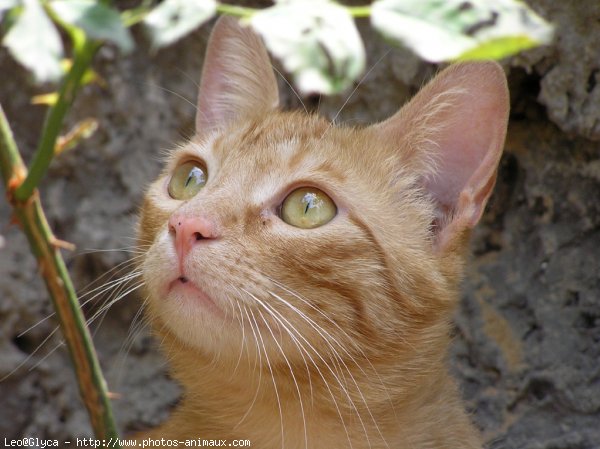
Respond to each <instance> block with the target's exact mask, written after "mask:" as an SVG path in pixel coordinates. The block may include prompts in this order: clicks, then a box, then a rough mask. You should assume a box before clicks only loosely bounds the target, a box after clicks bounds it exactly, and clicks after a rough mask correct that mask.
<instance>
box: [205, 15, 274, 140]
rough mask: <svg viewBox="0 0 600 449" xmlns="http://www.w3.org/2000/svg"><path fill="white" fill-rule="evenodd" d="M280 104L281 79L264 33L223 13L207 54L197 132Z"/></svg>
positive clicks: (213, 31) (211, 38)
mask: <svg viewBox="0 0 600 449" xmlns="http://www.w3.org/2000/svg"><path fill="white" fill-rule="evenodd" d="M278 105H279V93H278V90H277V81H276V79H275V74H274V73H273V69H272V66H271V61H270V59H269V55H268V53H267V50H266V48H265V46H264V44H263V42H262V41H261V39H260V37H259V36H258V35H256V34H255V33H254V32H253V31H252V30H251V29H250V27H243V26H241V25H240V24H239V22H238V20H237V19H234V18H233V17H226V16H223V17H221V18H220V19H219V20H218V21H217V23H216V24H215V26H214V28H213V30H212V33H211V35H210V39H209V42H208V46H207V49H206V56H205V58H204V67H203V69H202V79H201V81H200V90H199V93H198V108H197V112H196V132H197V133H198V134H205V133H207V132H210V131H211V130H214V129H219V128H223V127H225V126H227V125H229V124H231V123H232V122H234V121H235V120H237V119H240V118H242V119H243V118H246V117H249V116H254V115H258V114H262V113H266V112H269V111H270V110H273V109H275V108H277V107H278Z"/></svg>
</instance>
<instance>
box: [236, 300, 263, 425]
mask: <svg viewBox="0 0 600 449" xmlns="http://www.w3.org/2000/svg"><path fill="white" fill-rule="evenodd" d="M243 307H244V313H245V314H246V317H248V324H249V325H250V329H251V330H252V334H253V335H254V340H255V342H256V353H257V354H258V363H259V370H258V383H257V385H256V392H255V393H254V397H253V398H252V402H251V403H250V407H248V410H246V413H245V414H244V416H242V419H240V420H239V421H238V423H237V424H236V425H235V426H234V427H233V430H235V429H237V428H238V427H239V425H240V424H241V423H243V422H244V420H245V419H246V418H247V417H248V415H250V411H251V410H252V407H254V404H255V402H256V399H257V398H258V393H259V392H260V386H261V384H262V369H260V365H262V354H261V352H260V344H259V342H258V336H257V335H256V331H255V330H254V326H253V325H252V321H251V320H250V315H249V314H248V310H247V309H246V307H245V306H243ZM254 360H255V364H254V369H255V370H256V358H255V359H254Z"/></svg>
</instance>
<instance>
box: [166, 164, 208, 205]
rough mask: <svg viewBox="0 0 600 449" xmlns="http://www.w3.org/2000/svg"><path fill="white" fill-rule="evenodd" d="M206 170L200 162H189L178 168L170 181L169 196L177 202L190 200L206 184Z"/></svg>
mask: <svg viewBox="0 0 600 449" xmlns="http://www.w3.org/2000/svg"><path fill="white" fill-rule="evenodd" d="M206 179H207V173H206V168H205V167H204V165H202V164H201V163H200V162H196V161H189V162H184V163H183V164H181V165H180V166H178V167H177V168H176V169H175V170H174V171H173V175H172V176H171V180H170V181H169V187H168V190H169V195H170V196H171V198H173V199H176V200H188V199H190V198H192V197H193V196H194V195H196V194H197V193H198V192H199V191H200V189H202V187H204V185H205V184H206Z"/></svg>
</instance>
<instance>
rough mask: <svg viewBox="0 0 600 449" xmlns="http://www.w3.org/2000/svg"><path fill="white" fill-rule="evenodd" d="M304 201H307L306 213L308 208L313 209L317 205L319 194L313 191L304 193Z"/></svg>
mask: <svg viewBox="0 0 600 449" xmlns="http://www.w3.org/2000/svg"><path fill="white" fill-rule="evenodd" d="M302 202H303V203H306V207H305V208H304V214H305V215H306V213H307V212H308V209H312V208H313V207H316V206H317V204H316V203H317V195H316V194H315V193H312V192H310V193H307V194H305V195H304V198H302Z"/></svg>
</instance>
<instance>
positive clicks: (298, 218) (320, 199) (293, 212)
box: [281, 187, 337, 229]
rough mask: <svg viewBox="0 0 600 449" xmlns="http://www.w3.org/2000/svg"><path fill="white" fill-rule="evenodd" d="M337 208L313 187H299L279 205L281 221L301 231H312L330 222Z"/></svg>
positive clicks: (324, 194)
mask: <svg viewBox="0 0 600 449" xmlns="http://www.w3.org/2000/svg"><path fill="white" fill-rule="evenodd" d="M336 214H337V207H336V206H335V203H334V202H333V200H332V199H331V198H329V196H328V195H327V194H326V193H325V192H323V191H321V190H319V189H317V188H315V187H301V188H299V189H296V190H294V191H293V192H292V193H290V194H289V195H288V196H287V197H286V199H285V200H283V204H282V205H281V219H282V220H283V221H285V222H286V223H287V224H290V225H292V226H296V227H297V228H302V229H312V228H316V227H319V226H323V225H324V224H326V223H328V222H330V221H331V220H332V219H333V217H335V215H336Z"/></svg>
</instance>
